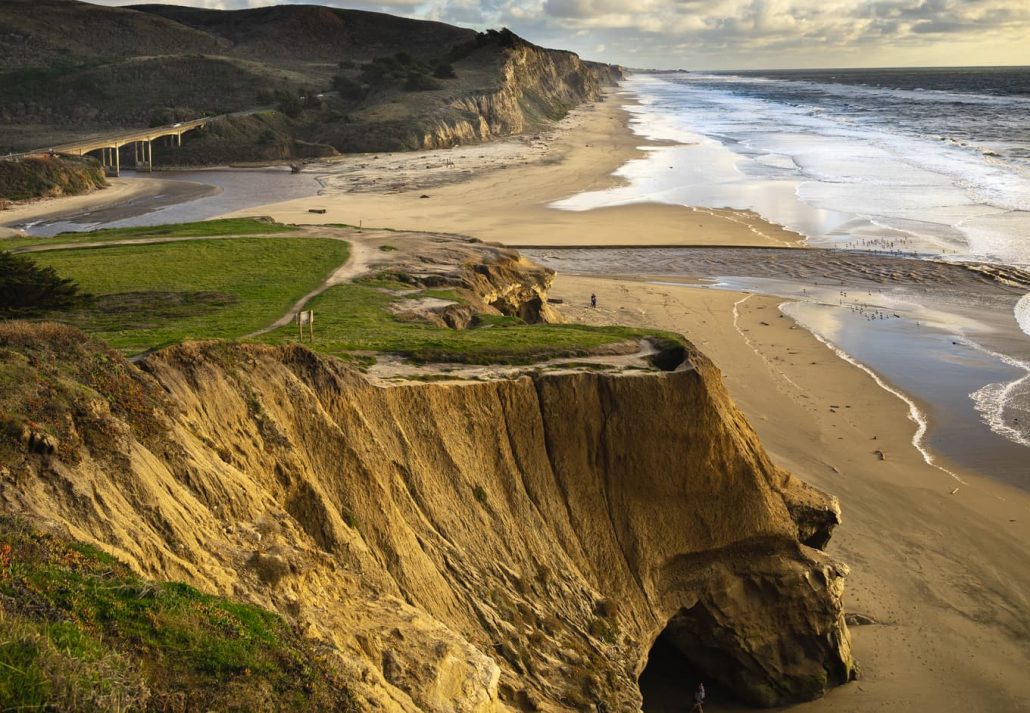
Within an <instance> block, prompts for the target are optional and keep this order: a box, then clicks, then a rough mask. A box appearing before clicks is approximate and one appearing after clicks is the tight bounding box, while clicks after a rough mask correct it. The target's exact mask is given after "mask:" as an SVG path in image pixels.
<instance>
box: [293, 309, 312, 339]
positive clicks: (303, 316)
mask: <svg viewBox="0 0 1030 713" xmlns="http://www.w3.org/2000/svg"><path fill="white" fill-rule="evenodd" d="M305 325H307V328H308V341H311V342H314V341H315V312H314V310H310V309H305V310H301V311H300V312H298V313H297V334H298V335H299V336H300V341H302V342H303V341H304V326H305Z"/></svg>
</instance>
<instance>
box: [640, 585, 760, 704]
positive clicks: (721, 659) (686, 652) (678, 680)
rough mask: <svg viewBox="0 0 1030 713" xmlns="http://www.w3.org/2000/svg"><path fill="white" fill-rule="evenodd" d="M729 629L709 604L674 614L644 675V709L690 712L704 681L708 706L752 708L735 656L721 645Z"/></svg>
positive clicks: (659, 639) (641, 676)
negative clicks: (737, 684)
mask: <svg viewBox="0 0 1030 713" xmlns="http://www.w3.org/2000/svg"><path fill="white" fill-rule="evenodd" d="M727 634H732V632H725V631H721V630H720V629H718V628H717V627H716V625H715V623H714V621H712V619H711V617H710V616H709V615H708V612H707V610H705V609H704V607H703V606H700V605H698V606H695V607H693V608H691V609H689V610H681V611H680V612H679V613H678V614H677V615H676V616H674V617H673V618H672V620H670V622H669V623H668V624H667V625H666V627H665V629H664V630H663V631H662V633H661V634H659V635H658V638H657V639H655V642H654V644H652V646H651V650H650V651H649V652H648V656H647V666H645V667H644V670H643V671H642V672H641V674H640V677H639V679H638V685H639V687H640V694H641V696H642V697H643V699H644V705H643V710H644V713H673V712H675V713H687V712H688V711H691V710H692V709H693V705H694V691H695V690H697V685H698V683H704V686H705V694H706V696H705V710H706V711H729V710H751V709H752V707H751V706H749V705H747V704H745V703H743V702H741V700H740V698H739V697H737V696H735V695H734V692H733V690H732V688H731V687H729V686H726V685H725V684H724V683H723V682H725V681H730V680H732V674H731V672H732V671H733V668H734V662H733V659H732V657H731V656H730V655H728V654H727V653H726V652H725V651H724V650H723V649H722V648H721V647H720V645H719V644H720V641H721V640H722V639H723V637H724V636H726V635H727Z"/></svg>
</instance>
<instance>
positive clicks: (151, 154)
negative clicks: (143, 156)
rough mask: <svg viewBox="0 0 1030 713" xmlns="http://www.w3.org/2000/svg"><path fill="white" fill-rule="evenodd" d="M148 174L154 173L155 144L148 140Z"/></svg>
mask: <svg viewBox="0 0 1030 713" xmlns="http://www.w3.org/2000/svg"><path fill="white" fill-rule="evenodd" d="M147 172H148V173H153V172H154V142H153V141H152V140H150V139H147Z"/></svg>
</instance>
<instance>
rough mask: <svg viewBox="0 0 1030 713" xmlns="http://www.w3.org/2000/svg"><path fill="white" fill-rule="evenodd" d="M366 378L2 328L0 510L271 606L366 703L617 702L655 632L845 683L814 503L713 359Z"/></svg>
mask: <svg viewBox="0 0 1030 713" xmlns="http://www.w3.org/2000/svg"><path fill="white" fill-rule="evenodd" d="M682 357H683V358H682V359H678V358H677V359H676V360H675V361H676V363H666V364H664V365H663V366H665V367H667V368H668V369H669V370H665V371H641V372H639V373H628V372H623V373H621V374H618V375H615V374H603V373H595V372H591V371H589V370H583V371H580V372H574V373H561V374H546V373H538V372H534V371H531V370H530V371H527V372H525V373H524V374H522V375H521V376H517V377H513V378H509V379H498V380H494V381H488V382H483V383H478V382H471V381H470V382H457V383H447V384H441V383H414V382H409V383H400V384H396V385H392V386H383V385H374V384H372V383H371V382H370V381H369V380H368V378H367V377H366V376H364V375H363V374H361V373H359V372H357V371H354V370H352V369H350V368H348V367H347V366H345V365H343V364H342V363H341V362H339V361H337V360H335V359H333V358H330V357H325V356H320V355H317V354H315V353H313V352H310V351H308V350H306V349H304V348H302V347H299V346H296V345H294V346H281V347H273V346H261V345H229V344H225V343H218V342H205V343H190V344H184V345H181V346H176V347H172V348H169V349H166V350H163V351H160V352H157V353H155V354H152V355H150V356H147V357H146V358H144V359H143V360H142V361H141V362H140V363H139V366H138V367H137V366H135V365H133V364H130V363H128V362H127V361H125V360H124V359H122V358H121V357H120V356H119V355H118V354H116V353H114V352H112V351H110V350H108V349H107V348H105V347H104V346H103V345H102V344H101V343H99V342H97V341H95V340H93V339H91V338H89V337H86V336H84V335H83V334H81V333H79V332H77V331H75V330H72V329H70V328H67V327H62V326H57V325H50V324H43V325H27V324H25V323H8V324H5V325H2V326H0V368H2V371H3V374H4V380H5V383H6V384H9V385H10V388H8V389H5V393H4V394H3V395H2V397H0V401H2V403H0V409H2V414H3V428H2V429H0V432H2V438H0V454H2V459H0V460H2V462H3V464H4V465H3V468H2V469H0V502H2V503H3V510H4V511H5V512H8V513H20V514H22V515H25V516H27V517H28V518H30V519H31V520H33V521H37V522H45V523H48V524H49V525H50V526H51V527H52V528H54V529H57V530H61V531H63V532H64V533H65V534H67V535H70V536H71V537H74V538H76V539H79V540H83V541H86V542H89V543H93V544H96V545H97V546H99V547H101V548H103V549H104V550H106V551H108V552H110V553H111V554H113V555H114V556H116V557H117V558H118V559H120V560H122V561H123V562H125V563H126V564H128V565H129V566H130V567H131V568H132V569H133V570H135V571H136V572H138V573H140V574H142V575H145V576H147V577H151V578H155V579H173V580H183V581H186V582H188V583H190V584H192V585H194V586H196V587H198V588H199V589H201V590H203V591H207V592H210V593H216V594H222V595H229V596H232V597H234V598H237V599H241V600H244V601H246V602H248V603H250V604H256V605H260V606H263V607H266V608H269V609H272V610H274V611H277V612H279V613H281V614H282V615H283V616H284V617H285V618H287V619H288V620H289V621H291V622H294V623H295V624H296V625H297V626H298V627H300V629H301V631H303V632H304V633H305V634H306V635H307V636H308V637H311V638H314V639H316V640H319V641H321V642H324V644H325V645H327V646H328V647H329V649H330V650H331V651H332V652H333V657H334V661H335V662H336V665H338V666H339V667H340V668H341V670H342V671H343V672H344V674H345V676H346V679H347V680H348V682H349V685H350V688H351V693H352V697H353V699H354V702H355V705H356V706H357V708H358V709H361V710H395V711H416V710H422V711H500V710H524V711H529V710H540V711H557V710H597V711H625V710H637V709H638V708H639V706H640V703H641V697H640V691H639V689H638V684H637V677H638V675H639V674H640V673H641V671H642V670H643V668H644V666H645V665H646V663H647V658H648V655H649V651H650V650H651V647H652V645H653V644H654V642H655V641H656V639H658V637H659V636H660V635H663V634H664V636H663V638H665V639H666V640H668V641H671V642H672V643H673V645H674V646H676V647H677V648H678V649H679V650H680V652H681V653H682V654H683V655H685V656H686V658H687V659H688V660H689V661H690V663H691V665H692V666H694V667H696V670H697V671H698V672H699V673H701V674H703V675H704V676H705V677H706V680H715V681H719V682H720V683H722V684H724V685H725V686H727V687H728V688H729V689H730V690H732V691H733V692H734V693H735V694H736V695H737V696H739V697H740V698H742V699H744V700H746V701H748V702H751V703H754V704H758V705H764V706H769V705H776V704H780V703H787V702H794V701H802V700H807V699H810V698H813V697H816V696H819V695H821V694H822V693H823V692H824V691H825V690H826V689H827V688H828V687H829V686H833V685H836V684H840V683H843V682H845V681H847V680H849V679H850V678H851V676H852V671H853V664H852V660H851V654H850V639H849V636H848V632H847V629H846V626H845V624H844V621H843V615H842V611H841V601H840V597H841V593H842V586H843V579H844V576H845V574H846V571H847V570H846V568H845V567H844V566H843V565H842V564H840V563H838V562H835V561H833V560H832V559H831V558H829V557H828V556H827V555H826V554H825V553H823V552H822V551H820V550H819V549H817V547H819V546H823V545H824V544H825V542H826V540H827V539H828V537H829V533H830V530H831V529H832V527H833V526H834V525H835V524H836V523H837V522H838V519H839V510H838V509H837V506H836V503H835V501H834V500H833V499H831V498H829V497H827V496H825V495H823V494H821V493H818V492H816V491H814V490H813V489H811V488H809V487H807V486H805V485H804V484H802V483H801V482H799V481H798V480H796V479H795V478H793V477H792V476H791V475H789V474H788V473H786V472H784V471H782V470H779V469H777V468H776V467H774V466H773V465H772V464H771V463H770V461H769V459H768V457H767V456H766V454H765V452H764V451H763V449H762V447H761V445H760V443H759V442H758V439H757V437H756V435H755V433H754V431H753V430H752V429H751V428H750V426H749V425H748V424H747V422H746V421H745V419H744V418H743V416H742V415H741V413H740V412H739V411H738V410H737V409H736V408H735V407H734V406H733V404H732V403H731V401H730V399H729V397H728V395H727V393H726V391H725V389H724V387H723V385H722V383H721V377H720V374H719V372H718V370H717V369H716V368H715V367H714V366H713V365H712V364H711V363H710V362H709V361H708V360H707V359H706V358H705V357H704V356H703V355H701V354H700V353H699V352H697V351H696V350H695V349H693V348H692V347H688V348H687V349H686V350H685V352H684V353H683V354H682Z"/></svg>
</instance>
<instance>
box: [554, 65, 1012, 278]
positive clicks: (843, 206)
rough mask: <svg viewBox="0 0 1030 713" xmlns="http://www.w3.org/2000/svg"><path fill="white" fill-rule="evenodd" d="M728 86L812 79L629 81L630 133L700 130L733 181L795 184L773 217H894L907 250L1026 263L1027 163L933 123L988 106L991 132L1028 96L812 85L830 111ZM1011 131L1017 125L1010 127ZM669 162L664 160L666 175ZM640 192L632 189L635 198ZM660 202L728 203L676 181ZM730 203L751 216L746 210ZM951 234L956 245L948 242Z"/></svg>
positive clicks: (689, 137)
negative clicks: (880, 110) (883, 105)
mask: <svg viewBox="0 0 1030 713" xmlns="http://www.w3.org/2000/svg"><path fill="white" fill-rule="evenodd" d="M734 81H735V82H737V83H739V85H741V86H743V87H747V86H752V87H756V88H758V89H759V90H764V89H763V88H764V87H773V86H775V85H777V84H779V85H785V84H790V85H796V86H805V85H806V84H807V85H808V86H811V87H816V86H817V85H816V84H814V83H806V82H782V81H779V80H771V79H766V78H757V77H738V78H727V77H725V76H718V77H716V76H705V75H690V77H689V78H687V79H684V78H682V77H679V78H675V79H674V80H673V81H667V80H666V79H663V78H661V77H653V76H647V77H636V78H632V79H631V80H630V81H629V83H628V84H627V86H628V87H629V88H630V89H632V90H633V91H634V92H636V94H637V95H638V97H639V98H640V99H641V101H642V104H641V105H638V106H633V107H631V109H630V110H631V112H632V113H633V120H632V123H633V128H634V130H635V131H636V132H637V133H638V134H640V135H641V136H644V137H646V138H649V139H654V140H665V141H668V140H672V141H677V142H682V143H695V142H697V140H698V136H699V135H700V136H703V137H707V138H708V140H715V141H718V142H719V143H720V144H721V145H722V146H723V147H725V149H726V150H728V151H730V152H733V153H734V154H736V156H737V160H738V161H739V164H738V166H739V171H738V172H737V173H738V174H739V175H738V180H739V181H741V182H745V181H747V180H748V179H749V178H751V179H758V180H765V179H780V180H789V181H797V180H799V179H800V180H801V182H802V183H803V186H802V187H801V188H800V189H799V191H798V199H797V200H798V203H799V205H798V206H795V207H787V208H782V209H780V211H779V212H780V213H781V214H782V213H787V214H790V215H792V216H797V215H798V214H800V213H801V212H802V211H808V213H810V214H811V215H812V216H817V215H819V214H820V213H821V212H825V211H833V212H836V213H841V214H846V215H850V216H854V217H861V218H865V219H868V220H876V221H881V222H887V223H888V224H890V225H891V226H892V227H895V226H896V222H897V221H904V222H905V223H906V224H907V225H908V226H909V228H908V229H909V230H911V231H912V232H913V233H914V236H913V238H912V240H913V244H910V245H909V246H908V247H909V248H910V249H916V250H921V251H927V252H934V251H936V250H940V249H941V246H942V244H947V245H949V247H948V248H947V251H948V254H949V255H951V256H952V257H954V255H953V254H952V252H951V251H953V250H954V251H958V252H959V253H960V255H959V256H960V257H961V256H962V255H963V254H964V256H965V257H967V258H968V259H977V260H989V261H995V262H1004V263H1006V264H1030V238H1028V234H1030V233H1028V230H1027V226H1028V225H1030V214H1028V213H1026V212H1025V211H1026V209H1027V207H1028V206H1030V166H1028V165H1027V164H1026V162H1025V161H1023V163H1019V162H1016V163H1013V162H1012V161H1011V160H1009V158H1011V156H1009V158H1006V159H1005V160H1002V159H1001V158H1000V156H1001V154H1000V153H999V152H1004V151H1005V150H1006V145H1005V144H1004V143H1003V141H1002V140H1001V139H1000V138H998V137H997V136H994V135H987V134H984V135H982V136H972V137H965V135H962V136H960V137H959V138H955V137H953V136H947V135H944V133H941V130H942V128H943V130H944V131H945V132H946V131H947V130H948V129H949V124H947V123H945V122H946V121H947V119H948V112H949V110H950V109H951V108H953V107H955V106H966V107H972V108H973V109H974V110H976V111H980V109H981V108H982V110H983V111H984V112H991V114H990V116H991V117H992V122H988V123H987V124H991V125H992V126H993V124H994V123H999V125H998V127H994V129H992V130H993V131H995V133H998V132H1002V134H1003V131H1002V130H1003V129H1004V127H1005V126H1007V124H1005V122H1006V121H1007V122H1009V123H1012V122H1016V124H1018V122H1019V121H1021V119H1020V118H1019V117H1021V116H1025V115H1026V112H1028V111H1030V100H1027V99H1025V98H1020V97H999V96H990V95H975V94H963V93H959V92H945V91H939V90H927V91H924V92H915V91H912V90H900V89H885V88H878V87H857V86H848V85H822V84H820V85H818V89H819V91H823V92H828V93H830V94H832V95H833V96H834V97H835V98H836V99H835V101H838V102H839V103H838V105H837V110H835V111H832V112H831V111H828V110H827V109H826V108H825V107H817V106H813V105H805V104H804V103H803V102H801V101H799V102H794V103H788V102H785V101H776V100H771V99H763V98H757V97H755V96H746V95H742V94H740V93H736V92H735V91H732V84H729V85H728V84H727V82H734ZM727 86H729V87H730V89H727V88H726V87H727ZM873 100H876V101H880V102H887V103H890V102H895V103H897V104H898V105H899V106H900V105H902V104H905V103H906V102H908V103H911V102H916V103H917V104H918V105H925V106H926V109H925V116H926V118H925V119H921V118H919V115H918V114H919V112H913V110H911V108H909V109H906V111H907V112H908V113H907V114H905V117H904V121H902V122H899V123H898V125H895V124H893V123H891V122H889V121H884V120H883V117H882V116H881V117H879V118H878V119H877V118H876V117H874V118H870V112H868V111H866V109H867V108H868V107H867V106H866V105H865V104H864V102H865V103H868V102H870V101H873ZM849 107H851V108H850V109H849ZM967 111H969V109H967ZM920 121H922V123H920ZM902 124H903V125H904V126H902V127H901V128H899V126H900V125H902ZM981 124H983V122H981ZM987 124H983V125H984V126H986V125H987ZM999 127H1000V128H999ZM1017 128H1018V127H1017ZM1011 134H1012V135H1019V132H1018V131H1016V130H1015V129H1014V130H1013V131H1012V132H1011ZM643 168H644V167H641V170H638V172H637V175H638V177H639V176H640V174H641V173H643ZM681 168H682V167H681V166H679V165H677V166H674V169H675V170H676V171H679V170H680V169H681ZM771 169H787V170H780V171H775V170H771ZM650 170H652V171H656V172H657V171H658V170H662V171H664V172H666V173H668V172H669V165H668V162H667V161H659V160H655V161H653V165H652V166H651V167H650ZM632 182H633V179H631V184H632ZM631 193H632V185H631V186H630V190H629V191H624V192H622V193H621V194H620V195H619V198H620V199H621V202H630V197H629V194H631ZM612 197H614V196H612ZM641 199H643V196H639V195H638V196H637V197H636V200H637V201H639V200H641ZM663 200H665V202H675V203H682V204H685V205H705V206H706V207H713V208H715V207H731V206H729V205H713V204H709V203H705V202H704V200H705V197H704V196H699V194H698V193H697V192H696V191H692V190H689V188H688V187H683V188H682V189H681V190H678V191H677V190H667V191H664V193H663ZM566 207H571V206H566ZM733 207H747V208H751V209H754V210H757V211H758V212H759V213H762V210H761V208H762V206H758V205H747V206H733ZM766 217H767V218H769V219H771V220H773V222H779V223H782V224H785V225H787V226H788V227H790V228H792V229H794V230H797V231H799V232H802V233H805V234H806V235H808V237H810V238H812V239H815V240H819V239H822V238H826V237H828V236H827V235H825V234H813V233H812V232H811V231H812V229H813V228H816V229H818V227H819V226H820V225H821V223H820V221H818V220H816V219H814V218H811V217H810V218H809V219H798V220H796V221H795V222H794V223H792V224H791V223H787V222H786V221H785V220H783V219H782V215H781V216H777V215H766ZM912 227H918V228H922V229H923V230H925V233H923V232H921V231H920V230H912ZM959 240H961V241H963V242H965V243H966V244H965V245H964V246H963V245H956V243H957V242H958V241H959ZM950 246H954V247H950Z"/></svg>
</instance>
